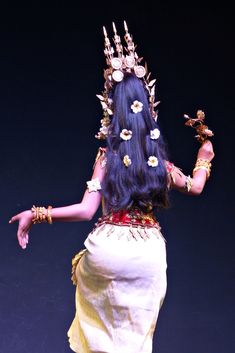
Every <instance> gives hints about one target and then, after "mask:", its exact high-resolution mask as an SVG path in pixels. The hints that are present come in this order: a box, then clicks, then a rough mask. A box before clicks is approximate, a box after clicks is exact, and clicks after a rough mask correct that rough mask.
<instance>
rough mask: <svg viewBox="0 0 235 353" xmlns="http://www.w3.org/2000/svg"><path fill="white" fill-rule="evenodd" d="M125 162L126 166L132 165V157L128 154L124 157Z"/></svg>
mask: <svg viewBox="0 0 235 353" xmlns="http://www.w3.org/2000/svg"><path fill="white" fill-rule="evenodd" d="M123 163H124V165H125V166H126V167H129V166H130V165H131V159H130V157H129V156H128V154H126V155H125V156H124V157H123Z"/></svg>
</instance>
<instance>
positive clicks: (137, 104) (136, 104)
mask: <svg viewBox="0 0 235 353" xmlns="http://www.w3.org/2000/svg"><path fill="white" fill-rule="evenodd" d="M131 110H132V111H133V113H135V114H136V113H140V112H142V110H143V103H141V102H139V101H137V100H135V101H134V102H133V104H132V105H131Z"/></svg>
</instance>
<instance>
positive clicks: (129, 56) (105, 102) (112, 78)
mask: <svg viewBox="0 0 235 353" xmlns="http://www.w3.org/2000/svg"><path fill="white" fill-rule="evenodd" d="M112 25H113V32H114V37H113V42H114V45H115V49H114V48H113V46H112V45H111V42H110V40H109V38H108V34H107V31H106V28H105V27H103V32H104V46H105V49H104V54H105V57H106V63H107V66H108V68H106V69H105V70H104V78H105V83H104V91H103V92H102V94H97V95H96V96H97V97H98V98H99V100H100V103H101V106H102V108H103V118H102V120H101V128H100V130H99V132H98V133H97V135H96V136H95V137H96V138H97V139H99V140H104V139H105V138H106V136H107V134H108V127H109V125H110V116H111V115H113V106H112V105H113V104H112V103H113V102H112V99H110V92H111V91H112V89H113V85H114V84H115V83H118V82H121V81H122V80H123V78H124V75H125V73H132V74H134V75H135V76H136V77H137V78H138V79H140V80H142V81H143V83H144V86H145V88H146V90H147V92H148V94H149V110H150V113H151V116H152V117H153V119H154V120H155V121H157V111H156V110H155V108H156V107H157V105H158V104H159V103H160V102H155V82H156V80H155V79H153V80H150V75H151V73H148V69H147V64H146V63H145V66H142V65H140V63H141V61H142V60H143V58H139V56H138V54H137V52H136V45H135V44H134V42H133V38H132V36H131V35H130V33H129V31H128V27H127V24H126V22H125V21H124V30H125V35H124V40H125V43H126V46H125V47H124V49H123V45H122V43H121V38H120V36H119V35H118V34H117V30H116V26H115V24H114V22H113V23H112ZM124 50H125V53H126V54H124Z"/></svg>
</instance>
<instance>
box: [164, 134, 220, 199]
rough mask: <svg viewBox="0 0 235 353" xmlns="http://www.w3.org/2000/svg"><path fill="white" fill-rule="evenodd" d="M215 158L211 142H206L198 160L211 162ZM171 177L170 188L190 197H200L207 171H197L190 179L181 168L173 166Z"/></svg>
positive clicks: (199, 152)
mask: <svg viewBox="0 0 235 353" xmlns="http://www.w3.org/2000/svg"><path fill="white" fill-rule="evenodd" d="M214 156H215V154H214V151H213V146H212V143H211V141H209V140H207V141H205V142H204V143H203V144H202V146H201V147H200V149H199V151H198V155H197V160H198V159H202V160H206V161H208V162H211V161H212V159H213V158H214ZM169 175H170V188H172V189H175V190H178V191H180V192H183V193H185V194H188V195H200V194H201V192H202V191H203V189H204V186H205V184H206V180H207V171H206V169H197V170H195V171H194V173H193V177H192V178H189V177H188V176H186V175H185V174H184V173H183V172H182V171H181V170H180V169H179V168H177V167H175V166H173V167H172V170H171V171H170V173H169Z"/></svg>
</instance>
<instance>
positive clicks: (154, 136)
mask: <svg viewBox="0 0 235 353" xmlns="http://www.w3.org/2000/svg"><path fill="white" fill-rule="evenodd" d="M159 136H160V130H158V129H157V128H156V129H154V130H151V131H150V138H151V139H152V140H157V139H158V138H159Z"/></svg>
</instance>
